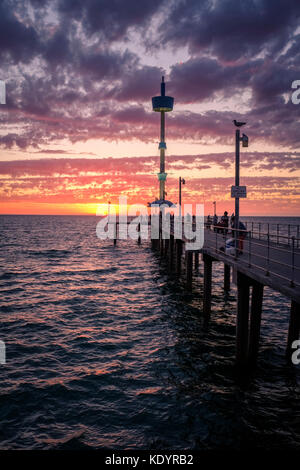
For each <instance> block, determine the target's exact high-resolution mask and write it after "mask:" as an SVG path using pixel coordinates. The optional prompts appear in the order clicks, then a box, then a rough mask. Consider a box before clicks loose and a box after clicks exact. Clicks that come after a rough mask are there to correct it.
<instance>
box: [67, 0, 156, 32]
mask: <svg viewBox="0 0 300 470" xmlns="http://www.w3.org/2000/svg"><path fill="white" fill-rule="evenodd" d="M161 3H162V2H161V0H142V1H141V0H130V1H124V0H114V1H111V0H100V1H99V0H85V1H82V0H59V2H58V11H59V12H61V13H62V14H63V15H67V16H68V17H70V18H72V19H75V20H77V21H80V22H82V24H83V27H84V29H85V31H86V32H87V33H88V34H97V35H100V36H101V37H102V38H105V39H107V40H109V41H111V40H113V41H116V40H120V39H122V38H123V37H124V35H125V34H126V32H127V30H128V28H129V27H138V28H141V27H143V26H144V25H145V23H146V22H147V21H148V20H149V19H150V18H151V15H152V14H153V13H155V12H156V10H157V8H158V7H159V5H160V4H161Z"/></svg>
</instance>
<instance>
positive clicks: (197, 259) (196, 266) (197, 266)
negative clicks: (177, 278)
mask: <svg viewBox="0 0 300 470" xmlns="http://www.w3.org/2000/svg"><path fill="white" fill-rule="evenodd" d="M198 268H199V253H198V252H197V251H195V271H197V270H198Z"/></svg>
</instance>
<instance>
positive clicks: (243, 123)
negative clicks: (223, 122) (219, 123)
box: [232, 119, 246, 127]
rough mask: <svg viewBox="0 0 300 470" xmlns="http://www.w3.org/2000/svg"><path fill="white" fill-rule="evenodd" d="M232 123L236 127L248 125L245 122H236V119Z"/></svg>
mask: <svg viewBox="0 0 300 470" xmlns="http://www.w3.org/2000/svg"><path fill="white" fill-rule="evenodd" d="M232 122H234V125H235V126H236V127H242V126H244V125H245V124H246V123H245V122H239V121H236V120H235V119H234V120H233V121H232Z"/></svg>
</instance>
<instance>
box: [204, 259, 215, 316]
mask: <svg viewBox="0 0 300 470" xmlns="http://www.w3.org/2000/svg"><path fill="white" fill-rule="evenodd" d="M212 261H213V259H212V257H211V256H209V255H206V254H204V253H203V262H204V283H203V314H204V316H205V317H206V318H209V317H210V312H211V276H212Z"/></svg>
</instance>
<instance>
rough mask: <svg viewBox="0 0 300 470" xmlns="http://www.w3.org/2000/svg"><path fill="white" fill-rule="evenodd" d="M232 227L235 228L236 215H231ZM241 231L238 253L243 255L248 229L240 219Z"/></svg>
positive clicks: (239, 232)
mask: <svg viewBox="0 0 300 470" xmlns="http://www.w3.org/2000/svg"><path fill="white" fill-rule="evenodd" d="M231 228H232V229H234V215H232V216H231ZM238 228H239V231H238V242H239V244H238V254H239V255H242V254H243V250H244V240H245V238H246V235H247V229H246V227H245V225H244V224H243V222H241V221H240V220H239V227H238Z"/></svg>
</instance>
